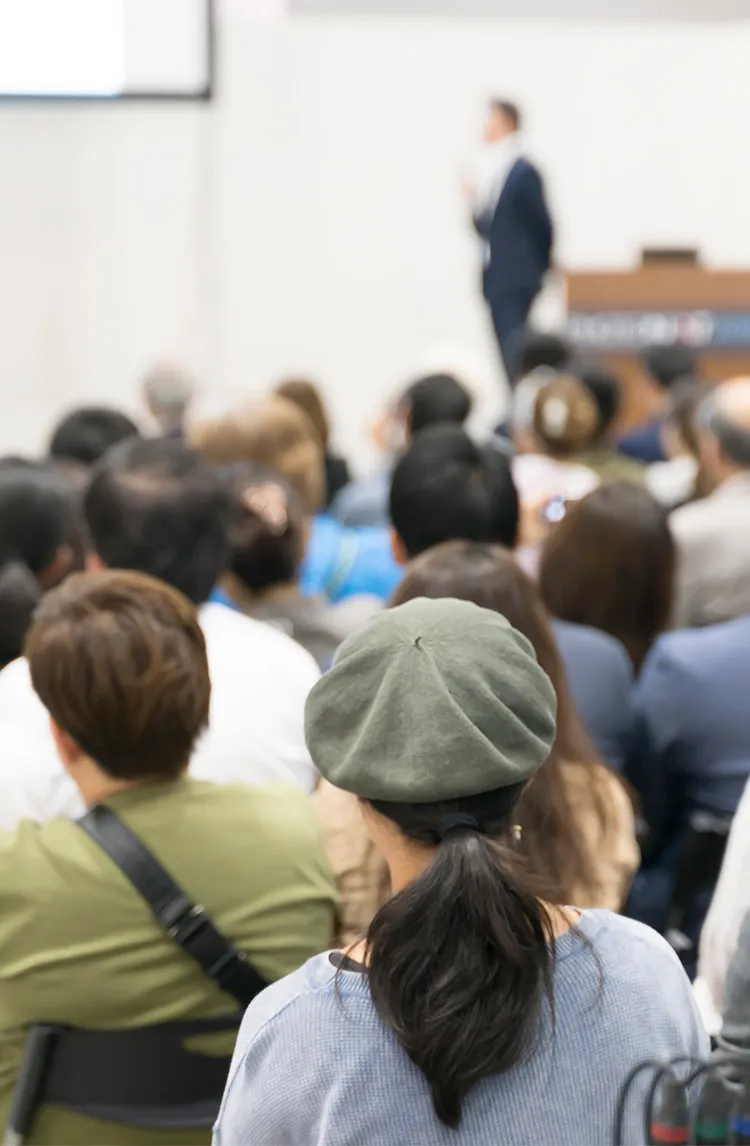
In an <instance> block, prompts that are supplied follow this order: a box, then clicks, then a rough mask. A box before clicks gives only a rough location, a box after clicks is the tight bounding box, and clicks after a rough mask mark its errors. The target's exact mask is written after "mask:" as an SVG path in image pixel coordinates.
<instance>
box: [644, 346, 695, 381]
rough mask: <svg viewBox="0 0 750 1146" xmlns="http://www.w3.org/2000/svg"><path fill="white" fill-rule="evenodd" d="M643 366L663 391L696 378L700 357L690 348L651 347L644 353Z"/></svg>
mask: <svg viewBox="0 0 750 1146" xmlns="http://www.w3.org/2000/svg"><path fill="white" fill-rule="evenodd" d="M643 365H644V366H645V368H646V370H647V371H648V373H649V374H650V375H651V377H652V378H653V379H654V381H655V382H656V383H657V384H658V385H659V386H660V387H661V389H662V390H671V389H672V387H673V386H674V385H675V384H676V383H677V382H682V381H684V380H685V379H686V378H692V377H694V376H695V374H696V372H697V369H698V356H697V354H696V352H695V351H694V350H692V349H691V348H690V347H689V346H680V345H677V344H674V345H665V346H650V347H648V349H647V350H644V352H643Z"/></svg>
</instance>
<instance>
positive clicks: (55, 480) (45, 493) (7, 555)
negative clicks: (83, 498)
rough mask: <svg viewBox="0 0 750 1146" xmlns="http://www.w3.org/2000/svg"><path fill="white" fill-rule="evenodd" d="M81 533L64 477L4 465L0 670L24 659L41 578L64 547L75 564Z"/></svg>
mask: <svg viewBox="0 0 750 1146" xmlns="http://www.w3.org/2000/svg"><path fill="white" fill-rule="evenodd" d="M76 534H77V511H76V504H75V497H74V494H73V492H72V490H71V488H70V487H69V486H68V484H67V482H66V480H65V478H64V477H63V476H62V475H61V474H59V473H58V472H56V471H55V470H54V469H52V468H51V467H47V466H43V465H37V464H35V463H31V462H27V461H24V460H23V459H20V458H15V459H9V460H8V461H7V462H6V463H4V464H0V667H4V666H5V665H6V664H9V663H10V661H13V660H15V659H16V658H17V657H19V656H21V654H22V652H23V643H24V640H25V637H26V633H27V631H28V629H29V626H30V624H31V621H32V618H33V615H34V611H35V609H36V607H37V605H38V604H39V601H40V600H41V597H42V593H43V587H42V583H41V579H42V578H43V577H44V574H45V573H48V572H49V571H50V569H51V567H52V566H53V564H54V562H55V558H56V557H57V556H58V554H59V552H60V550H61V549H62V547H63V546H65V545H70V546H71V555H70V556H71V562H72V559H73V546H74V545H75V543H76ZM46 587H51V585H49V586H46Z"/></svg>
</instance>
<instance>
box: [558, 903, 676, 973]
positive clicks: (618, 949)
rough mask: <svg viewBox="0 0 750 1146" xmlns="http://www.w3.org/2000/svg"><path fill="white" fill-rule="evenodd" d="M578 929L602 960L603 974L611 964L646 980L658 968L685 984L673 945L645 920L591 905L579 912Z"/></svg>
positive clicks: (611, 966) (609, 969)
mask: <svg viewBox="0 0 750 1146" xmlns="http://www.w3.org/2000/svg"><path fill="white" fill-rule="evenodd" d="M579 931H580V933H581V935H582V936H583V938H584V939H585V940H586V942H587V943H589V944H591V947H592V948H593V950H594V951H595V952H596V953H597V955H598V956H599V958H600V959H601V960H602V962H603V964H604V966H603V970H604V973H605V975H608V974H610V973H611V971H612V969H613V968H614V969H618V970H620V971H621V973H622V974H623V975H624V976H625V977H627V978H631V977H633V976H635V977H636V978H644V979H647V980H650V978H651V977H652V976H653V974H654V971H655V970H657V969H661V971H663V972H665V973H666V974H668V975H669V976H671V977H673V978H674V979H675V981H677V982H678V983H679V984H680V986H684V987H688V986H689V982H688V979H687V977H686V975H685V971H684V969H683V966H682V964H681V963H680V960H679V959H678V958H677V955H676V954H675V952H674V949H673V948H672V947H671V946H670V944H669V943H668V942H667V940H666V939H665V938H664V937H663V936H662V935H659V934H658V932H656V931H654V930H653V928H651V927H647V926H646V924H645V923H639V922H638V920H636V919H628V918H627V917H626V916H624V915H616V914H615V913H614V912H611V911H606V910H603V909H599V908H595V909H592V910H589V911H584V912H582V913H581V920H580V924H579Z"/></svg>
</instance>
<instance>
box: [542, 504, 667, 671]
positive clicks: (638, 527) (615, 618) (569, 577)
mask: <svg viewBox="0 0 750 1146" xmlns="http://www.w3.org/2000/svg"><path fill="white" fill-rule="evenodd" d="M675 565H676V550H675V543H674V539H673V537H672V534H671V532H670V529H669V522H668V518H667V515H666V512H665V511H664V509H662V507H661V506H660V505H659V503H658V502H657V501H656V500H655V499H654V498H653V497H652V496H651V494H650V493H648V492H647V491H646V490H645V489H643V488H642V487H641V486H637V485H632V484H631V483H629V482H615V483H614V484H612V485H604V486H600V487H599V488H598V489H595V490H594V491H593V493H590V494H589V495H588V496H587V497H584V498H583V499H582V500H581V501H579V502H576V503H575V504H573V505H572V506H571V507H570V508H569V510H568V512H567V514H566V516H565V517H564V518H563V520H562V521H561V522H560V524H559V525H558V526H556V527H555V528H554V529H553V530H552V532H551V533H550V535H549V537H548V538H547V541H546V543H545V545H544V548H543V550H542V557H541V565H540V573H539V587H540V589H541V593H542V597H543V599H544V601H545V604H546V605H547V608H548V609H549V610H550V612H551V613H552V614H553V615H554V616H556V617H560V618H561V619H562V620H564V621H572V622H574V623H575V624H579V625H590V626H592V627H593V628H595V629H601V630H602V631H603V632H605V633H610V634H611V635H612V636H613V637H617V639H618V640H619V641H621V642H622V644H623V645H624V646H625V648H626V649H627V651H628V653H629V654H630V659H631V660H632V662H633V664H634V666H635V668H636V670H638V669H640V667H641V665H642V664H643V661H644V660H645V658H646V654H647V653H648V651H649V649H650V648H651V645H652V644H653V642H654V640H655V639H656V637H657V636H658V635H659V633H661V632H662V631H663V630H664V629H666V627H667V625H668V623H669V618H670V615H671V612H672V602H673V595H674V581H675Z"/></svg>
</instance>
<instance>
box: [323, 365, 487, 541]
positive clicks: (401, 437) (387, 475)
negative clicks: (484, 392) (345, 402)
mask: <svg viewBox="0 0 750 1146" xmlns="http://www.w3.org/2000/svg"><path fill="white" fill-rule="evenodd" d="M471 408H472V397H471V394H470V393H469V391H468V390H467V389H466V387H465V386H463V385H462V384H461V383H460V382H459V381H458V379H457V378H454V376H453V375H452V374H429V375H427V376H426V377H424V378H419V379H418V380H417V381H416V382H414V383H413V384H412V385H411V386H409V388H408V389H407V390H406V391H405V393H404V394H402V396H401V398H400V399H399V400H398V402H397V403H396V405H395V407H394V408H393V409H392V410H388V411H387V412H386V414H385V415H384V416H383V418H382V419H381V421H380V424H379V425H378V426H377V428H376V440H377V442H378V445H379V446H380V449H381V450H382V451H383V452H384V453H385V454H386V456H387V457H388V465H387V467H386V468H385V469H384V470H383V471H382V472H380V473H378V474H375V475H374V476H372V477H370V478H367V479H364V480H363V481H359V482H354V483H353V484H352V485H350V486H349V488H348V489H346V490H344V491H343V493H341V494H340V495H339V497H338V498H337V499H336V502H335V504H334V505H333V507H332V510H331V512H332V513H333V516H334V517H335V518H336V520H337V521H339V522H341V524H342V525H347V526H357V525H370V526H376V527H378V528H382V529H385V528H387V527H388V526H389V525H390V520H389V517H388V495H389V492H390V487H391V470H392V468H393V465H394V464H395V462H396V461H397V460H398V458H399V457H400V455H401V454H402V453H403V451H404V450H405V449H406V447H407V446H408V444H409V443H410V442H411V441H413V440H414V438H415V437H416V436H417V434H421V433H422V431H423V430H426V429H427V428H428V427H429V426H439V425H443V424H450V425H455V426H463V425H464V424H465V423H466V422H467V421H468V418H469V415H470V413H471Z"/></svg>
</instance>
